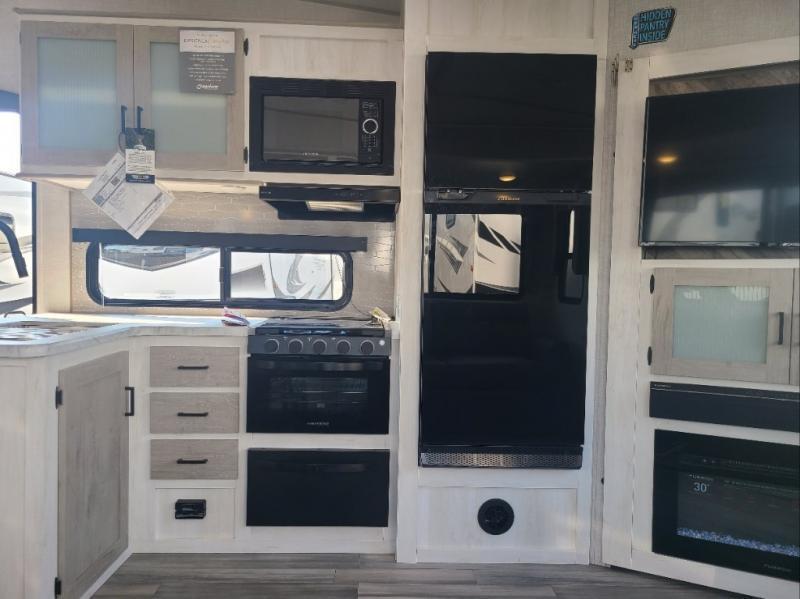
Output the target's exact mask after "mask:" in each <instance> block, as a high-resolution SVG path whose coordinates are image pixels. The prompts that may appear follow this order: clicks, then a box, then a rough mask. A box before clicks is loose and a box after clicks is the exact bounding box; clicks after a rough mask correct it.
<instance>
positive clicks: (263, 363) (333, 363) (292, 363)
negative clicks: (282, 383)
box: [250, 354, 389, 374]
mask: <svg viewBox="0 0 800 599" xmlns="http://www.w3.org/2000/svg"><path fill="white" fill-rule="evenodd" d="M250 364H251V366H253V367H255V368H258V369H260V370H270V371H277V372H285V373H287V374H288V373H291V372H321V373H326V372H330V373H340V372H344V373H347V372H355V373H361V372H381V371H384V370H386V369H388V368H389V357H388V356H381V357H374V358H354V359H352V360H348V361H342V360H320V359H319V358H316V359H314V360H297V359H289V360H276V359H275V356H269V355H266V354H252V355H251V356H250Z"/></svg>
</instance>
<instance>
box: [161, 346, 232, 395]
mask: <svg viewBox="0 0 800 599" xmlns="http://www.w3.org/2000/svg"><path fill="white" fill-rule="evenodd" d="M239 355H240V351H239V348H238V347H183V346H176V347H171V346H154V347H151V348H150V386H151V387H238V386H239Z"/></svg>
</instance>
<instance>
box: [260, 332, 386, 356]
mask: <svg viewBox="0 0 800 599" xmlns="http://www.w3.org/2000/svg"><path fill="white" fill-rule="evenodd" d="M247 349H248V351H249V352H250V353H251V354H266V355H270V354H271V355H295V356H296V355H309V356H314V355H317V356H388V355H390V354H391V351H392V347H391V339H390V338H389V336H388V335H386V336H381V337H376V336H342V335H252V336H251V337H250V339H249V340H248V343H247Z"/></svg>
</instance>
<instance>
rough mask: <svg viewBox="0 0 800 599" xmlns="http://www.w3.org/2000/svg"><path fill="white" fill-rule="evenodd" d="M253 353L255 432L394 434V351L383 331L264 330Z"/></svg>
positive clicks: (251, 424)
mask: <svg viewBox="0 0 800 599" xmlns="http://www.w3.org/2000/svg"><path fill="white" fill-rule="evenodd" d="M249 348H250V358H249V362H248V372H247V431H248V432H251V433H352V434H373V435H385V434H387V433H388V432H389V351H390V345H389V339H388V338H387V337H386V335H385V332H384V331H383V328H382V327H360V328H357V329H355V328H351V327H347V326H339V327H336V326H335V325H332V324H331V323H324V324H312V325H309V326H305V325H290V326H286V325H278V326H276V327H273V328H272V329H269V328H268V327H262V328H260V329H258V330H257V332H256V335H254V336H252V337H251V338H250V343H249Z"/></svg>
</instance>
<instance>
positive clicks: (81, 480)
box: [58, 352, 133, 598]
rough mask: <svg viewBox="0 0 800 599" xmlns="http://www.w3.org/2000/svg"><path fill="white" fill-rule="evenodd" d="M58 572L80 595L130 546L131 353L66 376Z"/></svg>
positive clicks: (68, 591) (70, 593)
mask: <svg viewBox="0 0 800 599" xmlns="http://www.w3.org/2000/svg"><path fill="white" fill-rule="evenodd" d="M58 386H59V389H60V397H61V405H60V406H59V410H58V576H59V579H60V581H61V595H62V596H63V597H65V598H69V597H80V596H82V595H83V593H84V592H85V591H86V590H87V589H88V588H89V587H90V586H91V585H92V584H93V583H94V582H95V580H97V578H98V577H100V575H102V574H103V572H104V571H105V570H106V569H107V568H108V567H109V566H110V565H111V564H112V563H114V561H115V560H116V559H117V558H118V557H119V556H120V555H122V553H123V552H124V551H125V549H126V548H127V546H128V419H127V416H129V415H131V412H132V410H131V409H130V408H132V407H133V406H132V405H130V404H129V401H130V399H129V398H128V397H127V393H126V387H127V386H128V352H118V353H114V354H110V355H108V356H104V357H102V358H99V359H96V360H92V361H90V362H85V363H83V364H78V365H77V366H72V367H70V368H66V369H64V370H61V371H59V373H58Z"/></svg>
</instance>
